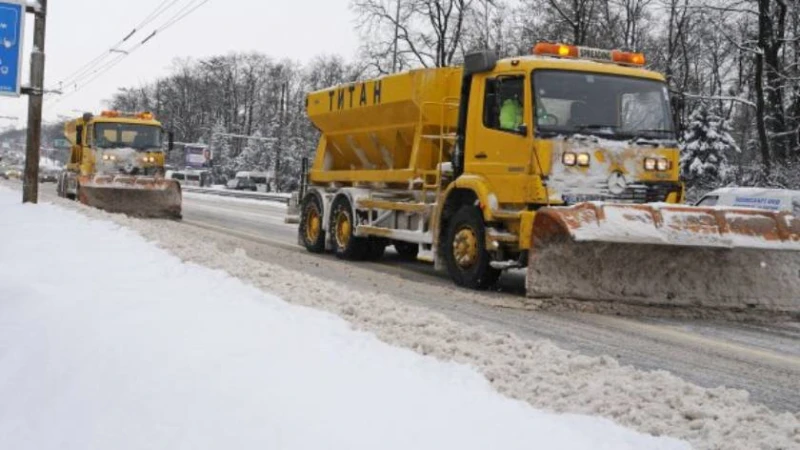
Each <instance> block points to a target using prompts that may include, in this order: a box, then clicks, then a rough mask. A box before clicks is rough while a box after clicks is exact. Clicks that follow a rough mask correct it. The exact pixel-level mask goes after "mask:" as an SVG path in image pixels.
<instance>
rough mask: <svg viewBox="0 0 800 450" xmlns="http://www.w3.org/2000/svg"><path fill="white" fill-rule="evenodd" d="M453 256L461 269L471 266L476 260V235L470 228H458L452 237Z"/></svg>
mask: <svg viewBox="0 0 800 450" xmlns="http://www.w3.org/2000/svg"><path fill="white" fill-rule="evenodd" d="M453 257H454V259H455V261H456V264H458V266H459V267H461V268H462V269H468V268H470V267H472V266H473V265H474V264H475V262H476V261H477V260H478V236H477V235H476V234H475V230H473V229H472V228H468V227H465V228H462V229H460V230H458V232H457V233H456V235H455V239H453Z"/></svg>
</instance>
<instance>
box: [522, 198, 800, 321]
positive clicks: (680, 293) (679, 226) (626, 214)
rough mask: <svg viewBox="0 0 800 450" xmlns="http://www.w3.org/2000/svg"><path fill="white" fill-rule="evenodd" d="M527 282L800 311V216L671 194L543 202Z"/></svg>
mask: <svg viewBox="0 0 800 450" xmlns="http://www.w3.org/2000/svg"><path fill="white" fill-rule="evenodd" d="M527 292H528V295H529V296H531V297H558V298H571V299H578V300H600V301H622V302H630V303H637V304H642V303H644V304H648V305H669V306H682V305H683V306H703V307H711V308H715V309H736V310H741V309H752V308H757V309H764V310H769V311H777V312H788V313H797V314H800V218H796V217H794V216H793V215H791V214H788V213H778V212H772V211H761V210H751V209H734V208H718V207H715V208H702V207H692V206H680V205H668V204H647V205H627V204H605V203H583V204H579V205H575V206H571V207H549V208H542V209H540V210H539V211H538V212H537V214H536V217H535V219H534V225H533V235H532V246H531V252H530V260H529V265H528V275H527Z"/></svg>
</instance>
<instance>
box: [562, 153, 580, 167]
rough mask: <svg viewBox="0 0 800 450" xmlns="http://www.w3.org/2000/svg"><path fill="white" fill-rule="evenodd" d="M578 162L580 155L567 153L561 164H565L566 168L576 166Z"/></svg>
mask: <svg viewBox="0 0 800 450" xmlns="http://www.w3.org/2000/svg"><path fill="white" fill-rule="evenodd" d="M577 160H578V155H576V154H575V153H572V152H565V153H564V156H562V157H561V162H563V163H564V165H565V166H574V165H575V163H576V162H577Z"/></svg>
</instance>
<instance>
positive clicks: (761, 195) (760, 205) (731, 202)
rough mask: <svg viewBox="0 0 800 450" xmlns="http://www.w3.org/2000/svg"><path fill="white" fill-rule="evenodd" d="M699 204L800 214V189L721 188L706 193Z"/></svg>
mask: <svg viewBox="0 0 800 450" xmlns="http://www.w3.org/2000/svg"><path fill="white" fill-rule="evenodd" d="M695 205H697V206H732V207H737V208H756V209H767V210H770V211H783V212H791V213H793V214H794V215H796V216H800V191H791V190H788V189H767V188H739V187H735V188H721V189H716V190H714V191H711V192H709V193H708V194H706V195H704V196H703V198H701V199H700V200H699V201H698V202H697V203H695Z"/></svg>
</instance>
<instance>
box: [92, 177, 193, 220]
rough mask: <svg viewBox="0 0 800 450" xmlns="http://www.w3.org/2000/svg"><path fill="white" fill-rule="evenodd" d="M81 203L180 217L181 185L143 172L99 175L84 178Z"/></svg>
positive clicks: (130, 212)
mask: <svg viewBox="0 0 800 450" xmlns="http://www.w3.org/2000/svg"><path fill="white" fill-rule="evenodd" d="M78 197H79V199H80V201H81V203H84V204H86V205H89V206H92V207H95V208H99V209H102V210H104V211H107V212H111V213H123V214H126V215H129V216H132V217H143V218H167V219H180V218H181V198H182V197H181V187H180V185H179V184H178V183H177V182H176V181H174V180H165V179H163V178H154V177H140V176H119V175H118V176H96V177H94V178H92V179H90V180H87V181H82V182H81V184H80V189H79V192H78Z"/></svg>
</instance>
